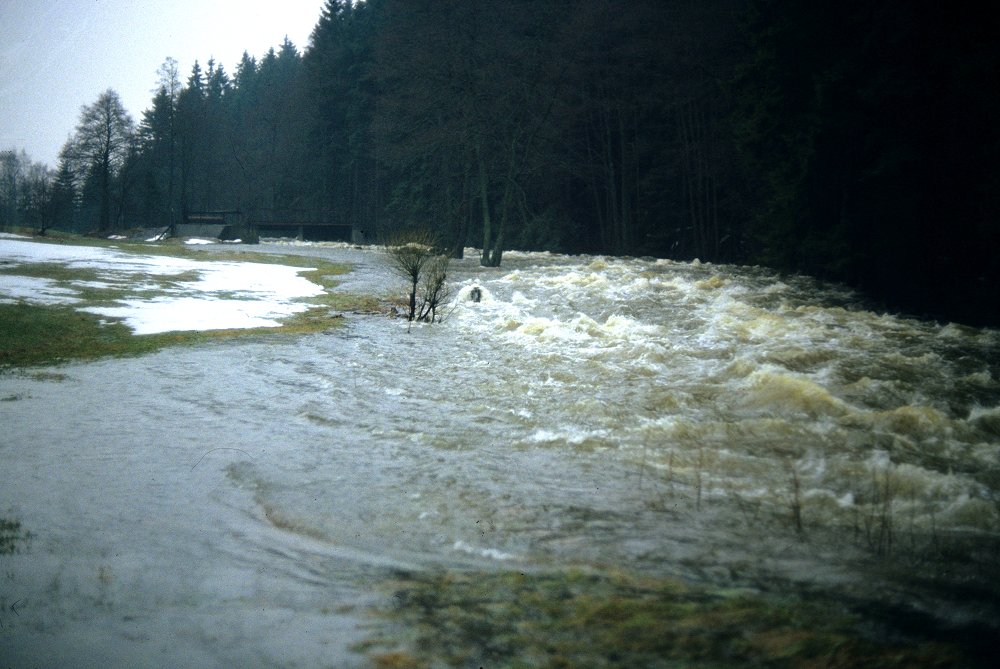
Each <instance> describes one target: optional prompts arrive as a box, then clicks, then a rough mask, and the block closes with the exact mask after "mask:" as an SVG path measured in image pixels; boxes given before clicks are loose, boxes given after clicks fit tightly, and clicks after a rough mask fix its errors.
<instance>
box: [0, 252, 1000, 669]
mask: <svg viewBox="0 0 1000 669" xmlns="http://www.w3.org/2000/svg"><path fill="white" fill-rule="evenodd" d="M262 249H270V250H274V251H280V252H285V253H289V252H292V253H301V254H305V255H315V256H317V257H322V258H325V259H329V260H332V261H335V262H341V261H348V262H352V263H354V264H355V268H356V269H355V271H354V272H353V273H352V274H351V275H349V276H348V277H346V281H345V283H344V284H343V285H342V286H341V289H342V290H345V291H355V292H359V293H372V292H374V293H377V294H386V293H391V292H396V291H397V290H398V289H397V286H398V283H397V280H396V279H394V278H392V276H391V275H390V274H388V272H387V271H386V269H385V267H386V264H385V262H384V259H383V258H382V257H381V256H380V255H379V254H378V252H375V251H368V250H354V249H348V248H341V247H331V246H323V245H306V246H299V245H279V244H275V245H263V246H262V247H261V248H255V249H254V250H255V251H257V250H262ZM227 250H230V251H231V250H232V249H231V248H227ZM452 278H453V280H454V295H455V302H454V304H453V306H451V307H449V308H448V309H447V310H446V312H447V313H448V317H447V318H446V320H445V322H444V323H442V324H439V325H435V326H415V327H413V328H412V330H410V331H409V332H408V331H407V327H406V324H405V323H403V322H402V321H399V320H390V319H386V318H381V317H371V316H357V317H354V316H352V317H350V318H349V319H348V324H347V326H346V327H345V328H343V329H338V330H335V331H331V332H330V333H327V334H319V335H310V336H302V337H287V338H284V337H274V336H270V337H263V338H259V339H251V340H234V341H229V342H222V343H215V344H211V345H206V346H199V347H197V348H177V349H170V350H166V351H163V352H160V353H158V354H155V355H151V356H146V357H142V358H136V359H125V360H105V361H100V362H95V363H88V364H77V365H69V366H65V367H59V368H54V369H52V370H47V372H48V373H45V374H7V375H4V376H2V377H0V399H3V400H4V401H3V402H0V425H2V436H0V461H2V462H3V469H4V472H5V473H4V478H3V487H2V488H0V512H2V515H4V516H9V517H16V518H17V519H18V520H20V522H21V523H22V526H23V527H24V529H26V530H27V531H30V532H31V533H32V534H33V535H34V536H33V538H32V539H31V540H30V541H29V542H28V544H27V546H26V547H25V548H24V549H23V550H22V551H21V552H20V553H18V554H15V555H8V556H2V557H0V565H2V567H3V573H2V574H0V577H2V582H0V604H2V605H3V606H2V608H3V611H2V612H0V621H2V622H3V625H4V627H3V629H2V630H0V654H2V655H3V657H2V659H3V660H5V661H7V662H8V663H9V664H12V665H13V666H20V665H21V664H42V665H50V666H57V665H72V666H95V667H96V666H108V665H111V666H139V665H147V664H160V665H165V666H167V665H173V666H182V665H183V666H220V667H222V666H310V667H311V666H336V667H344V666H363V664H364V658H363V657H362V656H361V655H359V654H357V653H355V652H354V651H353V650H352V646H353V645H354V644H356V643H357V642H359V641H361V640H363V639H365V638H366V637H367V636H368V635H369V633H370V631H371V630H370V626H371V625H373V624H374V623H373V622H372V620H371V619H370V618H369V616H368V615H367V607H368V606H370V605H373V604H374V605H377V604H382V603H384V600H385V598H386V597H387V596H388V595H387V593H386V592H384V591H382V590H379V589H378V584H379V583H381V582H382V581H384V580H385V579H386V578H387V577H388V576H389V575H391V574H392V573H394V572H395V571H397V570H401V569H402V570H411V571H413V570H416V571H419V570H427V569H437V568H446V569H465V568H474V569H482V570H516V571H524V572H533V571H549V570H560V569H565V568H568V567H571V566H581V567H584V568H588V569H597V570H613V569H621V570H625V571H627V572H630V573H638V574H646V575H654V576H664V575H668V576H679V577H681V578H684V579H687V580H690V581H692V582H703V583H707V584H711V585H713V586H721V587H746V588H766V589H770V590H775V589H796V590H799V589H805V590H810V589H811V590H819V591H824V592H833V593H837V596H839V597H842V598H843V599H844V601H848V602H852V603H857V604H858V605H865V606H868V607H869V608H873V609H879V608H882V609H885V610H894V611H907V612H912V613H913V614H914V615H920V616H924V617H927V618H928V619H931V620H937V621H938V624H940V626H941V628H942V629H946V628H948V627H949V626H959V627H962V626H964V627H969V626H970V625H971V626H973V627H975V625H990V624H992V623H993V622H994V621H995V620H996V619H997V614H998V601H1000V594H998V591H997V585H996V579H995V576H996V575H997V569H996V562H995V560H996V550H995V549H996V547H997V544H998V541H997V538H998V536H1000V513H998V509H1000V381H998V380H1000V333H997V332H996V331H990V330H975V329H968V328H964V327H960V326H955V325H947V326H939V325H934V324H928V323H921V322H917V321H912V320H905V319H900V318H896V317H892V316H879V315H876V314H874V313H871V312H869V311H865V310H863V309H859V308H857V307H856V306H855V305H853V304H852V298H851V296H850V295H848V294H845V293H842V292H838V291H836V290H832V289H830V288H829V287H824V286H821V285H818V284H816V283H814V282H811V281H808V280H804V279H787V278H786V279H784V280H781V279H779V278H777V277H775V276H774V275H772V274H770V273H767V272H765V271H762V270H755V269H750V268H736V267H720V266H710V265H698V264H694V265H692V264H678V263H671V262H665V261H660V262H656V261H641V260H631V259H628V260H626V259H610V258H608V259H605V258H589V257H588V258H579V257H577V258H567V257H562V256H550V255H544V254H534V255H518V254H509V255H508V256H507V259H506V261H505V266H504V267H503V268H501V269H499V270H484V269H481V268H479V267H478V266H477V265H476V259H474V258H471V259H468V260H466V261H463V262H462V263H459V264H457V266H456V267H455V268H454V270H453V273H452ZM474 284H476V285H480V286H482V287H483V289H484V299H483V300H482V301H481V302H480V303H472V302H471V301H468V300H465V299H463V298H464V297H465V295H466V293H467V292H468V290H469V288H470V287H471V286H472V285H474ZM12 605H16V606H15V608H16V612H15V613H12V612H11V609H10V607H11V606H12Z"/></svg>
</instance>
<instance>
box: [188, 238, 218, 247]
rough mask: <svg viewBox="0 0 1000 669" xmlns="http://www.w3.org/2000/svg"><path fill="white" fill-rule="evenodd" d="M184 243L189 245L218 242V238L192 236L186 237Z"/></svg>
mask: <svg viewBox="0 0 1000 669" xmlns="http://www.w3.org/2000/svg"><path fill="white" fill-rule="evenodd" d="M184 243H185V244H187V245H189V246H199V245H202V244H217V243H218V240H217V239H199V238H197V237H192V238H191V239H185V240H184Z"/></svg>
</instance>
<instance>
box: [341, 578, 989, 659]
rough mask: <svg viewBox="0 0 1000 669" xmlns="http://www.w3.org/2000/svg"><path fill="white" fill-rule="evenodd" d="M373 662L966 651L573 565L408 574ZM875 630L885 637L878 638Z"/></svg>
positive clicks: (858, 622) (801, 603)
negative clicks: (550, 569)
mask: <svg viewBox="0 0 1000 669" xmlns="http://www.w3.org/2000/svg"><path fill="white" fill-rule="evenodd" d="M392 587H393V589H394V594H393V601H394V606H393V607H392V608H390V609H387V610H383V611H381V612H380V614H381V616H382V619H383V620H384V622H385V623H386V625H385V626H384V627H383V628H382V631H381V632H380V633H379V634H377V635H375V636H374V637H373V638H372V639H370V640H369V641H368V642H366V643H365V644H363V645H362V647H361V650H364V651H366V652H368V653H369V654H370V656H371V659H372V661H373V663H374V664H375V666H377V667H384V668H388V667H395V668H397V669H403V668H411V669H422V668H425V667H440V666H450V667H465V666H483V667H490V669H496V668H499V667H547V668H551V669H557V668H568V667H583V666H587V667H594V668H608V669H611V668H618V667H621V668H623V669H624V668H632V667H650V668H652V667H732V666H757V667H887V668H888V667H900V668H902V667H911V668H912V667H943V666H963V665H967V664H970V663H971V662H973V661H974V660H973V659H971V658H968V657H965V656H964V655H963V653H962V651H960V650H959V649H958V648H957V647H956V646H954V645H952V644H951V643H949V642H945V641H940V640H934V639H911V638H904V637H902V636H896V637H895V640H894V641H892V642H886V641H876V640H875V639H874V634H873V631H874V628H875V627H880V626H882V625H888V626H891V621H872V620H867V621H866V620H864V619H863V618H862V617H860V616H858V615H856V614H853V613H851V612H850V611H848V610H847V609H846V608H844V606H843V604H840V603H837V602H834V601H832V600H827V599H824V598H820V597H810V596H806V595H794V594H786V595H775V594H762V593H751V592H749V591H744V590H728V591H727V590H709V589H706V588H703V587H697V586H693V585H688V584H685V583H683V582H681V581H678V580H673V579H649V578H637V577H633V576H628V575H625V574H623V573H612V574H608V575H605V574H592V573H585V572H580V571H569V572H566V573H548V574H524V573H519V572H499V573H480V572H477V573H455V572H448V573H436V574H407V575H405V576H401V577H400V578H399V579H398V580H396V581H394V582H393V583H392ZM883 638H885V637H883Z"/></svg>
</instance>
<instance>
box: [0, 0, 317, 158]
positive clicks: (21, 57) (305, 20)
mask: <svg viewBox="0 0 1000 669" xmlns="http://www.w3.org/2000/svg"><path fill="white" fill-rule="evenodd" d="M324 4H325V2H324V0H277V1H275V0H211V1H209V0H0V150H6V149H11V148H14V149H18V150H20V149H24V150H25V151H26V152H27V153H28V155H29V156H30V157H31V159H32V160H34V161H36V162H42V163H47V164H48V165H49V166H50V167H52V168H55V166H56V161H57V156H58V153H59V149H60V148H61V147H62V145H63V144H64V143H65V141H66V139H67V137H68V136H69V135H70V134H71V133H72V132H73V129H74V128H75V127H76V124H77V121H78V120H79V117H80V107H81V106H83V105H88V104H91V103H93V102H94V101H95V100H96V99H97V97H98V96H99V95H100V94H101V93H102V92H103V91H104V90H106V89H108V88H113V89H115V90H116V91H118V93H119V95H121V98H122V102H124V104H125V107H126V109H128V111H129V113H130V114H131V115H132V117H133V118H134V119H135V120H136V122H137V123H138V122H139V120H140V119H141V118H142V112H143V110H145V109H146V108H148V107H149V106H150V102H151V101H152V99H153V93H152V91H153V89H154V88H155V86H156V79H157V75H156V71H157V69H159V67H160V65H161V64H162V63H163V61H164V60H165V59H166V58H167V56H172V57H173V58H175V59H176V60H177V62H178V67H179V69H180V73H181V80H182V81H187V77H188V75H189V74H190V72H191V67H192V65H194V61H195V60H196V59H197V60H198V61H199V62H200V63H201V65H202V67H204V66H205V63H206V62H207V61H208V59H209V58H211V57H214V58H215V61H216V62H217V63H221V64H222V65H223V66H224V67H225V68H226V71H227V72H228V73H229V74H230V75H232V74H233V72H234V71H235V69H236V64H237V63H238V62H239V60H240V57H241V56H242V55H243V51H244V50H245V51H247V52H249V53H250V55H251V56H256V57H257V58H258V59H259V58H260V57H261V56H263V55H264V54H265V53H266V52H267V50H268V49H269V48H271V47H275V48H277V47H278V46H279V45H280V44H281V42H282V41H283V40H284V38H285V36H286V35H287V36H288V39H290V40H291V41H292V42H293V43H294V44H295V46H297V47H298V48H299V51H300V52H301V51H303V50H304V49H305V48H306V46H308V43H309V34H310V33H311V32H312V29H313V27H315V25H316V22H317V21H318V20H319V16H320V12H321V11H322V8H323V5H324Z"/></svg>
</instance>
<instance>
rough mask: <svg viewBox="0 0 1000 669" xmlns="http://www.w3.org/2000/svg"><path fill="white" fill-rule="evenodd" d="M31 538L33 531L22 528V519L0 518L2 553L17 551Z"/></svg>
mask: <svg viewBox="0 0 1000 669" xmlns="http://www.w3.org/2000/svg"><path fill="white" fill-rule="evenodd" d="M29 539H31V533H30V532H25V531H24V530H22V529H21V523H20V521H17V520H8V519H7V518H0V555H9V554H11V553H16V552H17V551H18V549H19V548H20V545H21V544H24V543H25V542H27V541H28V540H29Z"/></svg>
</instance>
